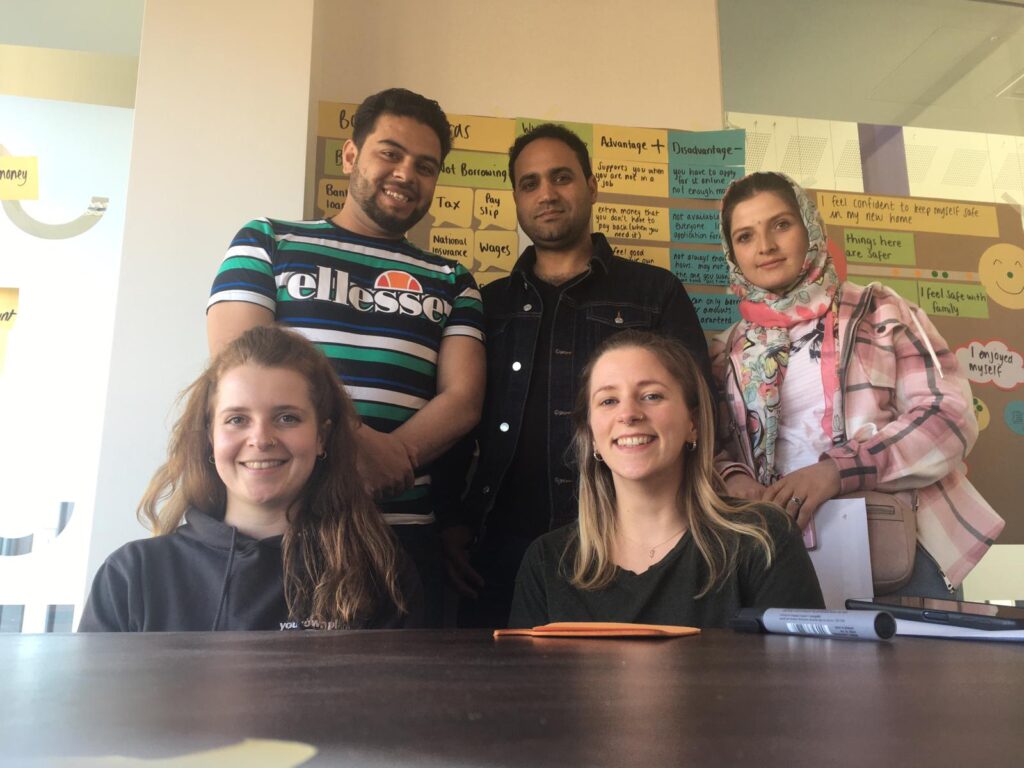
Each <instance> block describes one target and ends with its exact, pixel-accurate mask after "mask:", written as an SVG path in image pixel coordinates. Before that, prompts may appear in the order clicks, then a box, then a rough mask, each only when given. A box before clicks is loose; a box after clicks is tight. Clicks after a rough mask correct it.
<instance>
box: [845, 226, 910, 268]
mask: <svg viewBox="0 0 1024 768" xmlns="http://www.w3.org/2000/svg"><path fill="white" fill-rule="evenodd" d="M843 234H844V242H843V249H844V250H845V251H846V259H847V261H851V262H856V263H858V264H882V265H890V264H891V265H893V266H901V267H907V266H914V264H916V263H917V257H916V253H915V251H914V235H913V233H912V232H885V231H882V230H879V229H847V230H846V231H845V232H844V233H843Z"/></svg>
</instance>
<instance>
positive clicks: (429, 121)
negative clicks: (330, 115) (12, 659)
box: [352, 88, 452, 160]
mask: <svg viewBox="0 0 1024 768" xmlns="http://www.w3.org/2000/svg"><path fill="white" fill-rule="evenodd" d="M384 114H387V115H395V116H396V117H411V118H412V119H413V120H417V121H419V122H421V123H423V124H424V125H425V126H427V127H428V128H431V129H433V131H434V133H436V134H437V138H438V140H439V141H440V142H441V159H442V160H444V159H445V157H447V156H448V153H449V152H450V151H451V148H452V130H451V126H450V125H449V123H448V116H447V115H445V113H444V110H442V109H441V105H440V104H438V103H437V102H436V101H434V100H433V99H428V98H427V97H426V96H420V95H419V94H418V93H413V92H412V91H409V90H406V89H405V88H388V89H387V90H386V91H381V92H380V93H375V94H373V95H372V96H367V97H366V98H365V99H363V103H362V104H360V105H359V109H357V110H356V113H355V115H354V116H353V118H352V141H354V142H355V145H356V146H357V147H359V148H360V149H362V148H363V142H364V141H366V137H367V136H369V135H370V133H372V132H373V129H374V126H376V125H377V118H378V117H380V116H381V115H384Z"/></svg>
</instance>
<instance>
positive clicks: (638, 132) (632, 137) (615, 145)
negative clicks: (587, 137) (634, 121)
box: [593, 125, 668, 163]
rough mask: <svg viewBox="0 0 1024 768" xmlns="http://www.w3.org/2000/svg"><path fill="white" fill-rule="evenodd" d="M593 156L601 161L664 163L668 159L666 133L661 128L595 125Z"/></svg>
mask: <svg viewBox="0 0 1024 768" xmlns="http://www.w3.org/2000/svg"><path fill="white" fill-rule="evenodd" d="M593 156H594V158H595V159H602V160H644V161H647V162H651V163H664V162H666V160H667V159H668V131H666V130H664V129H661V128H626V127H623V126H619V125H595V126H594V151H593Z"/></svg>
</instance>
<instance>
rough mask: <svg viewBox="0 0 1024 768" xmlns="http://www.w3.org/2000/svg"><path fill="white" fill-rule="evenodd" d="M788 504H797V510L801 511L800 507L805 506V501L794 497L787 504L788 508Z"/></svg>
mask: <svg viewBox="0 0 1024 768" xmlns="http://www.w3.org/2000/svg"><path fill="white" fill-rule="evenodd" d="M788 504H795V505H796V508H797V509H800V507H802V506H803V505H804V500H803V499H801V498H800V497H799V496H793V497H791V498H790V500H789V502H788V503H787V506H788Z"/></svg>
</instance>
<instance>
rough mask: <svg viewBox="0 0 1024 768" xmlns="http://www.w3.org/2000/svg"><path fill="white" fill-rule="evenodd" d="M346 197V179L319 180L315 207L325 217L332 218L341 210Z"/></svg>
mask: <svg viewBox="0 0 1024 768" xmlns="http://www.w3.org/2000/svg"><path fill="white" fill-rule="evenodd" d="M346 197H348V179H320V186H319V188H318V189H317V192H316V207H317V208H319V209H320V210H321V211H322V212H323V214H324V215H325V216H333V215H334V214H336V213H338V211H340V210H341V207H342V206H343V205H344V204H345V198H346Z"/></svg>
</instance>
